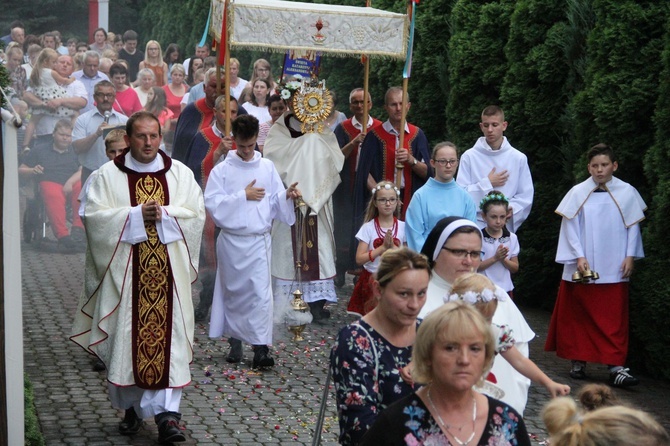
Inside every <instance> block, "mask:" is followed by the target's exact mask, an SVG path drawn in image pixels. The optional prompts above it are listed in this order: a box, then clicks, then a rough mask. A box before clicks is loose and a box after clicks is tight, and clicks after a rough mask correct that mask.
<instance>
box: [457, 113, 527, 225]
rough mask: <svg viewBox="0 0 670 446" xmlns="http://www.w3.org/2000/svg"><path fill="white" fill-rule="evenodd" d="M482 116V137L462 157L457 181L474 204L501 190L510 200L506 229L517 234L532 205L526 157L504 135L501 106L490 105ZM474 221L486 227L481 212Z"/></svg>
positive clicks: (505, 126)
mask: <svg viewBox="0 0 670 446" xmlns="http://www.w3.org/2000/svg"><path fill="white" fill-rule="evenodd" d="M481 119H482V120H481V122H480V123H479V128H480V129H481V131H482V133H483V134H484V136H482V137H480V138H479V139H478V140H477V142H476V143H475V145H474V146H472V148H471V149H468V150H466V151H465V153H464V154H463V156H461V161H460V166H459V168H458V176H457V177H456V183H458V185H459V186H461V187H462V188H464V189H465V190H467V191H468V193H469V194H470V196H471V197H472V199H473V200H474V202H475V203H479V202H480V201H482V198H484V197H485V196H486V194H488V193H489V192H491V191H492V190H494V189H495V190H499V191H500V192H502V193H503V194H504V195H505V197H507V198H508V200H509V209H508V218H507V229H509V230H510V232H515V233H516V232H517V231H518V230H519V227H520V226H521V224H522V223H523V222H524V221H525V220H526V218H528V214H530V208H531V207H532V206H533V193H534V188H533V178H532V177H531V175H530V168H529V167H528V158H527V157H526V155H524V154H523V153H521V152H520V151H519V150H517V149H515V148H514V147H512V145H511V144H510V143H509V141H508V140H507V138H506V137H505V136H504V135H503V133H504V132H505V130H506V129H507V121H505V113H504V112H503V110H502V109H501V108H500V107H498V106H497V105H489V106H488V107H486V108H485V109H484V111H482V118H481ZM477 224H478V225H479V228H480V229H481V228H484V227H485V226H486V223H485V222H484V219H483V217H482V214H481V212H479V213H478V214H477Z"/></svg>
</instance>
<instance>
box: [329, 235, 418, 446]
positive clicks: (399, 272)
mask: <svg viewBox="0 0 670 446" xmlns="http://www.w3.org/2000/svg"><path fill="white" fill-rule="evenodd" d="M429 279H430V267H429V266H428V260H427V258H426V257H425V256H422V255H420V254H418V253H416V252H414V251H412V250H410V249H409V248H406V247H403V248H398V249H391V250H388V251H386V252H385V253H384V254H383V255H382V256H381V262H380V264H379V268H378V270H377V273H376V279H375V281H374V284H373V288H374V295H375V298H376V299H377V300H378V304H377V306H376V307H375V308H374V309H373V310H372V311H371V312H369V313H368V314H366V315H365V316H364V317H363V318H362V319H360V320H358V321H357V322H354V323H353V324H350V325H348V326H346V327H344V328H343V329H342V330H341V331H340V333H339V335H338V337H337V341H336V343H335V345H334V346H333V350H332V352H331V355H330V366H331V369H332V373H333V379H334V382H335V390H336V399H337V408H338V418H339V421H340V443H341V444H343V445H356V444H359V443H360V441H361V438H362V437H363V435H364V434H365V432H366V431H367V430H368V429H369V428H370V426H372V424H373V423H374V422H375V420H376V418H377V416H378V415H379V413H380V412H382V411H383V410H384V409H386V407H388V406H389V405H390V404H391V403H393V402H394V401H397V400H399V399H400V398H402V397H404V396H406V395H410V394H411V393H412V392H413V388H412V386H411V385H409V384H407V383H405V382H404V381H403V379H402V377H401V375H400V369H401V368H402V367H405V366H406V365H407V364H408V363H409V361H410V358H411V355H412V345H413V344H414V339H415V337H416V332H417V329H418V327H419V322H418V321H417V315H418V314H419V311H420V310H421V307H422V306H423V304H424V302H425V300H426V288H427V287H428V281H429ZM379 444H382V443H379Z"/></svg>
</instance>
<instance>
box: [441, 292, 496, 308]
mask: <svg viewBox="0 0 670 446" xmlns="http://www.w3.org/2000/svg"><path fill="white" fill-rule="evenodd" d="M457 300H462V301H463V302H467V303H469V304H471V305H474V304H476V303H477V302H484V303H488V302H491V301H492V300H498V301H505V300H507V293H505V292H504V291H502V290H501V289H500V288H496V289H495V291H494V290H490V289H488V288H485V289H483V290H482V291H481V292H480V293H478V292H476V291H466V292H465V293H463V294H456V293H454V294H452V295H450V296H445V297H444V302H445V303H447V302H454V301H457Z"/></svg>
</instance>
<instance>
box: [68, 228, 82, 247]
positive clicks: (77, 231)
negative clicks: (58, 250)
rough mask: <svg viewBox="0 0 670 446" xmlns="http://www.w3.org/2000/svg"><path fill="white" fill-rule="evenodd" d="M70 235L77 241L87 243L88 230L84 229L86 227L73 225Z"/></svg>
mask: <svg viewBox="0 0 670 446" xmlns="http://www.w3.org/2000/svg"><path fill="white" fill-rule="evenodd" d="M70 237H71V238H72V240H74V242H75V243H82V242H83V243H86V232H85V231H84V228H80V227H78V226H73V227H72V229H70Z"/></svg>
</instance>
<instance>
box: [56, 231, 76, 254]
mask: <svg viewBox="0 0 670 446" xmlns="http://www.w3.org/2000/svg"><path fill="white" fill-rule="evenodd" d="M58 246H60V249H61V252H64V253H65V254H72V253H75V252H77V244H76V243H75V241H74V240H72V237H70V236H69V235H66V236H65V237H61V238H59V239H58Z"/></svg>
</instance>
